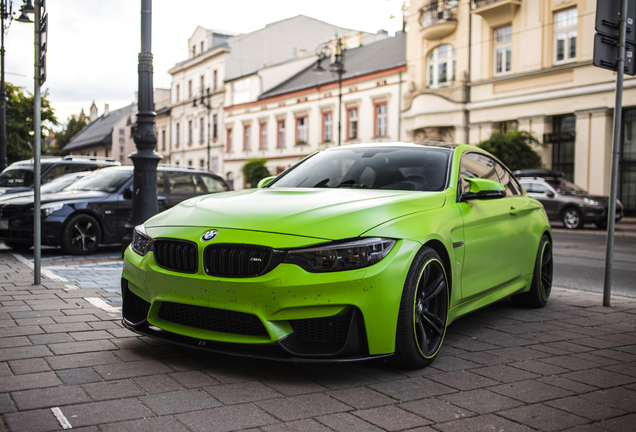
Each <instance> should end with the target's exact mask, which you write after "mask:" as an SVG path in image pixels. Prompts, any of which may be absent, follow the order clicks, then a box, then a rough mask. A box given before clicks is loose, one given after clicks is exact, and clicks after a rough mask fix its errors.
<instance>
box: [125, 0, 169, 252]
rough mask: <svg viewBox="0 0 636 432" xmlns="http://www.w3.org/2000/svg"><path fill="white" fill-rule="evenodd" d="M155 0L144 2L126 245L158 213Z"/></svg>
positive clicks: (142, 1) (158, 155)
mask: <svg viewBox="0 0 636 432" xmlns="http://www.w3.org/2000/svg"><path fill="white" fill-rule="evenodd" d="M151 41H152V0H141V52H140V53H139V66H138V73H139V101H138V108H139V111H138V112H137V127H136V129H135V135H134V137H133V139H134V141H135V147H136V148H137V151H136V152H134V153H133V154H131V155H130V156H129V157H130V159H132V162H133V166H134V174H133V193H132V206H131V209H130V218H129V219H128V224H127V225H126V228H127V233H128V234H127V236H126V237H125V238H124V240H123V241H124V244H123V245H122V246H127V245H128V243H129V242H130V238H131V236H132V230H133V229H134V227H135V226H137V225H139V224H142V223H144V222H145V221H146V220H147V219H149V218H150V217H152V216H154V215H155V214H157V212H158V210H159V208H158V205H157V165H158V164H159V161H160V160H161V155H160V154H159V153H157V152H156V151H155V150H156V148H157V134H156V132H155V115H156V113H155V111H154V103H153V84H152V50H151Z"/></svg>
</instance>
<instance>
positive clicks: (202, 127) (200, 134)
mask: <svg viewBox="0 0 636 432" xmlns="http://www.w3.org/2000/svg"><path fill="white" fill-rule="evenodd" d="M199 120H200V121H199V142H200V143H203V130H204V129H205V118H203V117H201V118H200V119H199Z"/></svg>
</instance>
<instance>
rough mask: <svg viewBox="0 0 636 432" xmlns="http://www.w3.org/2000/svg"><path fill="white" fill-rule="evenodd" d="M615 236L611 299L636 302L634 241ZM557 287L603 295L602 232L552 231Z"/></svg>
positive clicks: (604, 237) (603, 248)
mask: <svg viewBox="0 0 636 432" xmlns="http://www.w3.org/2000/svg"><path fill="white" fill-rule="evenodd" d="M621 234H622V233H618V234H617V235H616V237H615V243H614V262H613V272H612V295H616V296H625V297H631V298H636V237H634V236H628V235H625V234H624V233H623V234H622V235H621ZM553 235H554V256H555V259H554V283H553V285H554V286H556V287H562V288H571V289H577V290H583V291H592V292H603V286H604V280H605V247H606V242H607V236H606V233H605V232H604V231H599V230H587V229H586V230H580V231H578V230H577V231H575V232H573V231H566V230H564V229H558V228H554V227H553Z"/></svg>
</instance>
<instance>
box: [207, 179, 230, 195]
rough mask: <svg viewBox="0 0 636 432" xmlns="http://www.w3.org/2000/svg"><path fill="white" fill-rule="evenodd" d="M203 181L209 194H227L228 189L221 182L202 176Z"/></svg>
mask: <svg viewBox="0 0 636 432" xmlns="http://www.w3.org/2000/svg"><path fill="white" fill-rule="evenodd" d="M201 180H203V184H205V187H206V189H207V190H208V192H210V193H212V192H225V191H226V190H227V187H226V186H225V185H224V184H223V183H222V182H221V181H219V180H217V179H215V178H214V177H211V176H206V175H202V176H201Z"/></svg>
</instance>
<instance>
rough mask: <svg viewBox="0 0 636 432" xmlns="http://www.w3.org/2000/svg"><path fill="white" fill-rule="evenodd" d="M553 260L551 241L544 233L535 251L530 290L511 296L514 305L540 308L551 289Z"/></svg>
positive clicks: (546, 300)
mask: <svg viewBox="0 0 636 432" xmlns="http://www.w3.org/2000/svg"><path fill="white" fill-rule="evenodd" d="M553 262H554V260H553V257H552V243H551V242H550V239H549V238H548V236H546V235H544V236H543V237H542V238H541V243H540V244H539V250H538V251H537V259H536V261H535V263H534V273H533V276H532V283H531V285H530V291H528V292H525V293H521V294H517V295H513V296H512V297H511V298H512V302H513V303H514V304H515V305H516V306H521V307H531V308H542V307H543V306H545V305H546V303H547V302H548V298H549V297H550V292H551V291H552V274H553V273H552V270H553Z"/></svg>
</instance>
